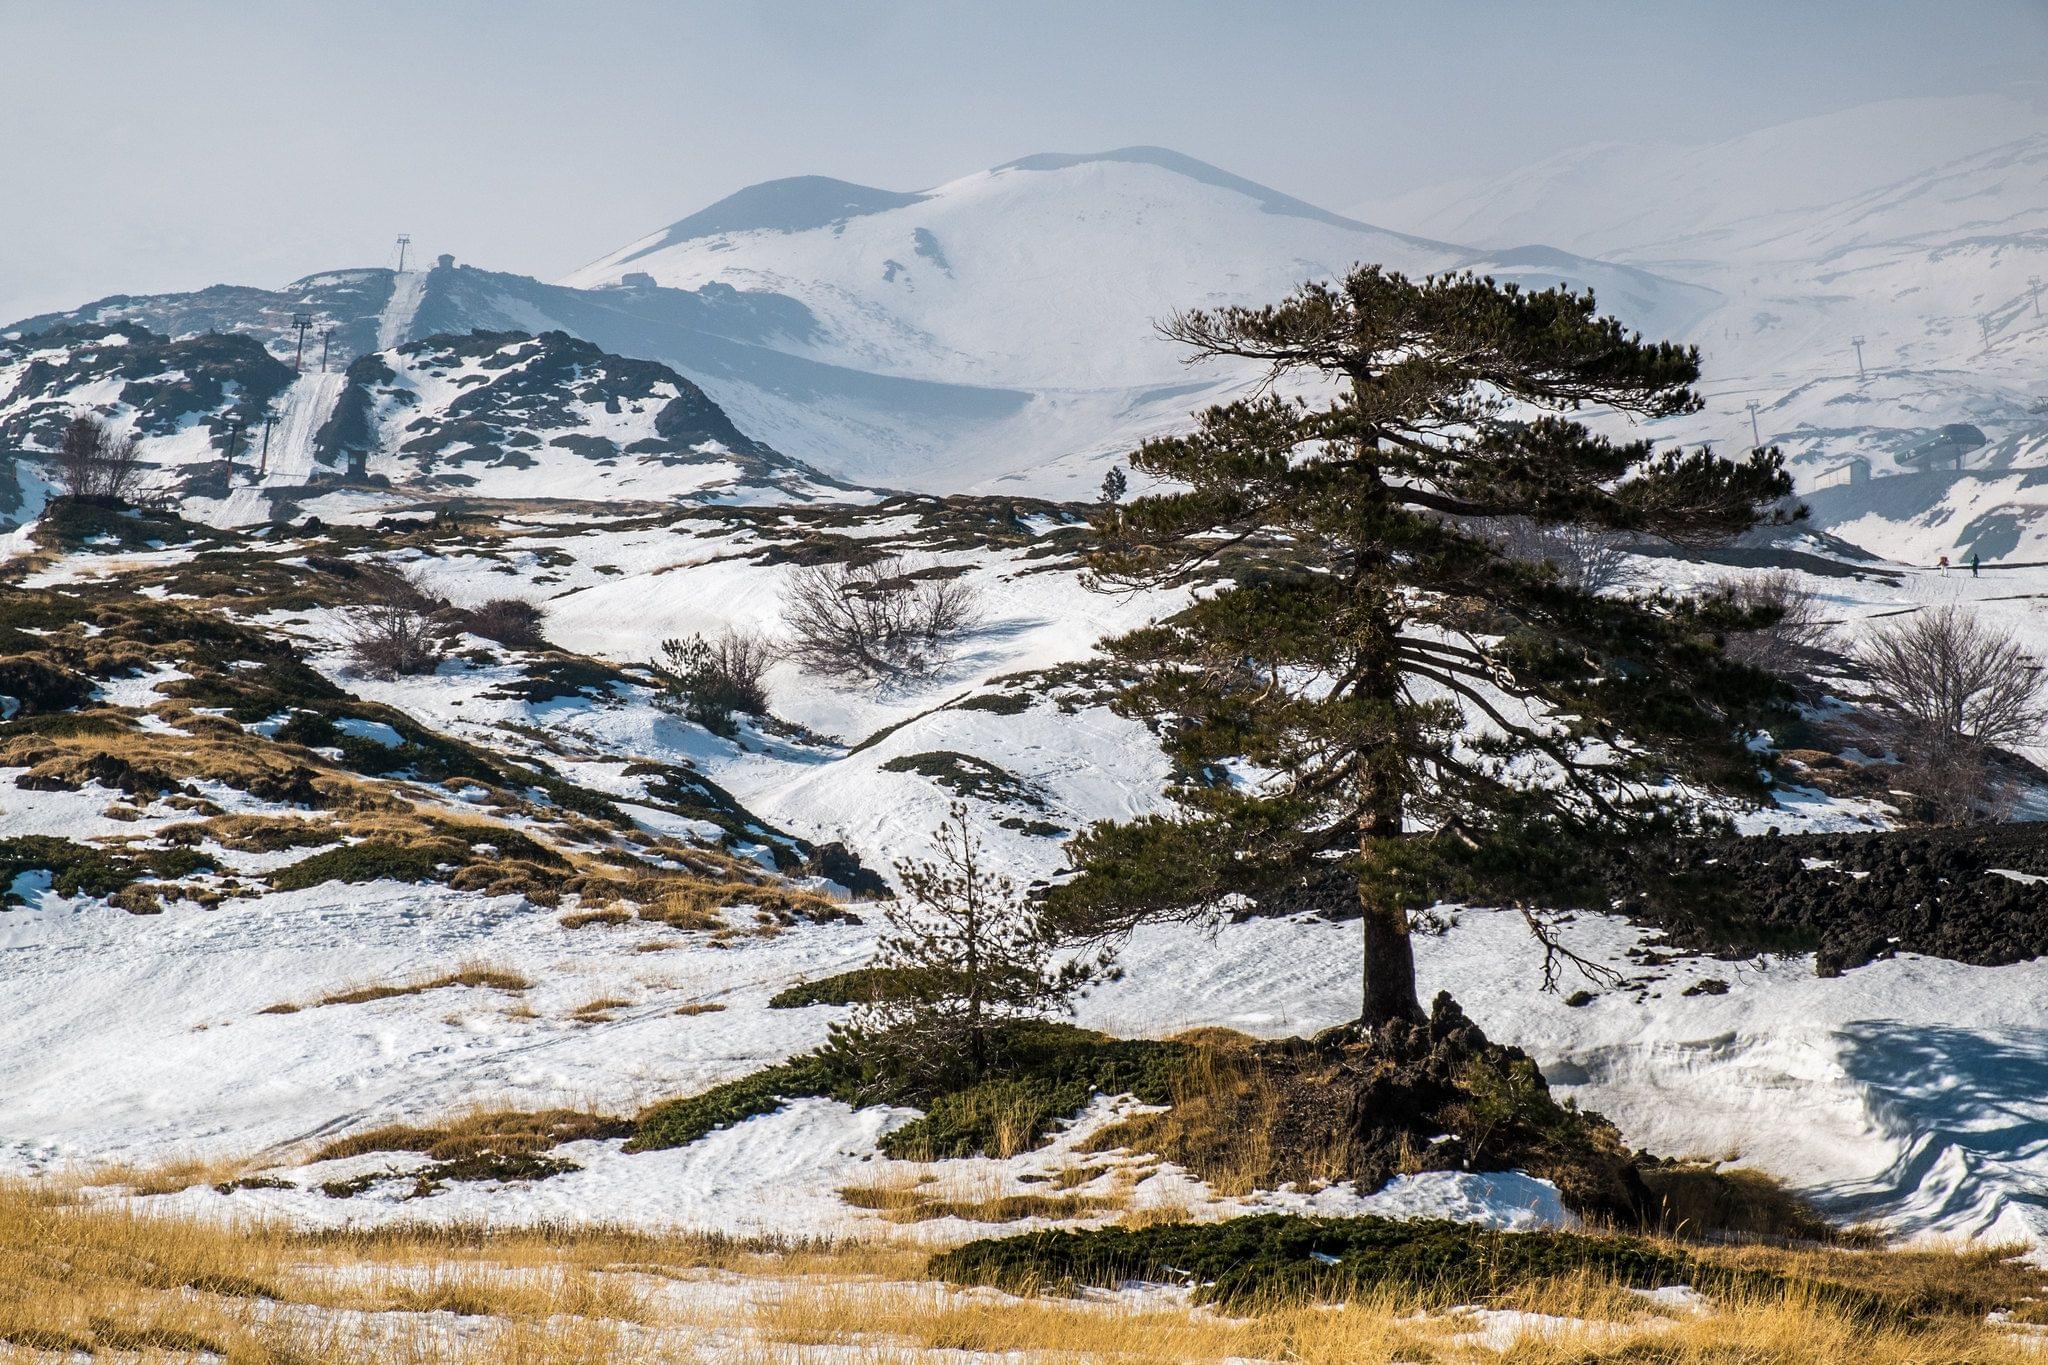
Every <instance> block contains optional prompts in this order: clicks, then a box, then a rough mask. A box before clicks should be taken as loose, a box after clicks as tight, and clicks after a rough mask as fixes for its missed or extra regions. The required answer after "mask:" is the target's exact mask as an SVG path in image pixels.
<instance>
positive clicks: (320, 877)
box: [270, 839, 447, 891]
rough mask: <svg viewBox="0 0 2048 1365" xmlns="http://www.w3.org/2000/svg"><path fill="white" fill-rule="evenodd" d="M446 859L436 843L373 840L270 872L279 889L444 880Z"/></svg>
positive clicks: (272, 880) (276, 887) (304, 859)
mask: <svg viewBox="0 0 2048 1365" xmlns="http://www.w3.org/2000/svg"><path fill="white" fill-rule="evenodd" d="M446 861H447V858H446V854H445V851H444V850H442V849H441V848H438V847H435V846H431V845H430V846H417V845H415V846H407V845H403V844H391V843H385V842H383V841H381V840H376V839H370V840H366V841H364V842H363V843H360V844H350V845H348V846H347V847H345V848H330V849H328V850H327V851H326V852H325V853H315V854H314V855H313V856H312V857H310V858H301V859H300V860H299V861H298V862H295V863H288V864H286V865H285V866H283V867H280V868H278V869H277V870H276V871H275V872H272V873H271V874H270V884H271V886H272V887H273V888H275V889H276V890H279V891H303V890H305V889H306V888H307V887H309V886H319V885H321V884H322V883H323V882H375V881H385V880H389V881H394V882H428V881H445V880H447V876H446V874H445V873H443V872H441V871H440V870H439V869H440V868H441V866H442V865H443V864H444V863H445V862H446Z"/></svg>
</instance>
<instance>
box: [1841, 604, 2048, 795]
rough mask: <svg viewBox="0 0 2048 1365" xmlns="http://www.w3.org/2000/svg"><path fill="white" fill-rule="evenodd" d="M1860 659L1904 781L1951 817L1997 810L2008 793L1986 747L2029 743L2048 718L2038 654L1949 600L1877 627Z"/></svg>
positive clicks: (1858, 654)
mask: <svg viewBox="0 0 2048 1365" xmlns="http://www.w3.org/2000/svg"><path fill="white" fill-rule="evenodd" d="M1857 657H1858V660H1859V662H1861V664H1862V665H1863V669H1864V672H1865V674H1866V676H1867V677H1868V679H1869V681H1870V685H1871V688H1872V691H1873V692H1874V693H1875V695H1876V697H1877V699H1878V700H1879V701H1880V702H1882V703H1883V704H1884V705H1885V707H1886V709H1887V711H1888V712H1889V714H1890V716H1891V719H1892V725H1891V729H1892V735H1891V740H1892V743H1893V745H1894V747H1895V748H1896V749H1897V750H1898V752H1899V754H1900V756H1901V757H1902V758H1903V759H1904V760H1905V762H1906V765H1907V770H1906V778H1907V783H1908V789H1909V790H1912V791H1914V792H1916V793H1917V794H1919V795H1920V796H1921V797H1923V798H1924V799H1925V800H1927V801H1928V803H1929V804H1930V805H1931V806H1932V807H1933V809H1934V811H1935V813H1936V815H1937V817H1938V818H1940V819H1942V820H1945V821H1948V822H1951V823H1962V822H1965V821H1968V820H1970V819H1972V818H1973V817H1975V816H1976V815H1977V814H1978V813H1979V812H1980V811H1982V810H1985V809H1987V808H1989V809H1991V810H1994V811H1995V810H1996V809H1997V807H1998V805H1999V803H2000V800H2001V798H2002V797H2003V796H2004V795H2005V793H2004V792H2003V791H2002V785H2003V784H2001V783H1999V782H1998V781H1997V780H1996V779H1995V776H1994V773H1993V768H1992V760H1993V757H1994V754H1993V751H1994V750H1996V749H1999V748H2002V747H2010V746H2013V745H2018V744H2025V743H2028V742H2030V741H2032V740H2033V739H2035V738H2037V737H2038V736H2039V735H2040V733H2041V730H2042V727H2043V725H2044V724H2048V699H2044V679H2043V677H2042V673H2041V664H2040V661H2039V660H2038V659H2036V658H2034V656H2032V655H2031V654H2029V653H2027V651H2026V650H2024V649H2023V648H2021V647H2020V645H2019V643H2018V642H2017V641H2015V640H2014V639H2013V638H2012V637H2011V636H2009V635H2007V634H2004V633H2003V632H2001V631H1999V630H1998V629H1997V628H1996V627H1994V626H1991V625H1987V624H1986V623H1984V622H1982V621H1980V620H1978V619H1977V618H1976V617H1975V616H1973V615H1970V614H1969V613H1967V612H1964V611H1962V610H1960V609H1958V608H1956V607H1940V608H1935V609H1931V610H1927V611H1922V612H1919V613H1916V614H1915V615H1913V616H1910V617H1907V618H1906V619H1905V620H1904V621H1901V622H1900V623H1898V624H1897V625H1893V626H1890V627H1887V628H1884V629H1881V630H1879V631H1878V632H1876V633H1875V634H1874V635H1872V636H1871V637H1870V639H1868V640H1867V641H1865V642H1864V643H1863V645H1862V646H1861V648H1860V649H1859V650H1858V651H1857Z"/></svg>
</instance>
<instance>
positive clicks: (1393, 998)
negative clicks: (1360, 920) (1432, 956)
mask: <svg viewBox="0 0 2048 1365" xmlns="http://www.w3.org/2000/svg"><path fill="white" fill-rule="evenodd" d="M1358 899H1359V901H1360V903H1361V904H1362V905H1363V907H1364V909H1365V917H1364V923H1365V1007H1364V1010H1363V1011H1362V1012H1361V1013H1360V1015H1359V1020H1360V1022H1362V1023H1364V1024H1365V1025H1366V1026H1367V1027H1374V1026H1377V1025H1379V1024H1384V1023H1387V1022H1388V1021H1390V1020H1394V1019H1407V1020H1421V1019H1422V1018H1423V1017H1424V1016H1423V1013H1422V1002H1421V1001H1420V1000H1419V999H1418V998H1417V997H1416V994H1415V947H1414V944H1413V943H1412V942H1411V941H1410V939H1409V937H1408V911H1407V909H1406V907H1404V906H1402V905H1401V904H1400V903H1399V902H1398V901H1396V902H1394V903H1393V904H1391V905H1390V904H1386V903H1385V901H1386V899H1387V898H1385V897H1375V896H1374V895H1373V894H1372V893H1371V892H1369V891H1368V890H1367V889H1366V888H1365V886H1363V885H1360V887H1359V888H1358Z"/></svg>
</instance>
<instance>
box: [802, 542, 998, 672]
mask: <svg viewBox="0 0 2048 1365" xmlns="http://www.w3.org/2000/svg"><path fill="white" fill-rule="evenodd" d="M784 616H785V618H786V619H787V621H788V623H789V629H790V634H791V636H792V644H791V647H790V653H791V655H792V656H793V657H794V658H795V659H796V660H797V661H798V662H799V663H802V664H804V665H805V666H806V667H808V668H812V669H815V670H816V671H818V672H820V673H826V674H830V675H832V676H835V677H843V678H901V677H915V676H919V675H924V674H929V673H933V672H936V671H938V670H939V669H941V668H943V667H945V665H946V664H947V662H948V661H949V660H950V659H951V658H952V655H953V650H954V647H955V646H956V645H957V644H958V642H959V640H960V637H961V636H963V635H965V634H966V633H967V632H968V631H970V630H972V629H973V628H974V627H975V625H976V624H977V623H979V621H980V619H981V601H980V593H979V592H977V591H976V590H975V588H974V587H973V585H971V584H969V583H967V582H966V581H964V580H963V579H959V578H948V577H941V576H938V575H936V574H932V573H920V572H917V571H915V570H913V569H911V568H910V567H909V566H907V565H906V564H904V562H903V561H902V560H900V559H894V558H891V559H881V560H877V561H875V562H873V563H870V564H845V563H841V564H819V565H814V566H811V567H809V568H804V569H799V570H797V572H796V574H795V575H794V577H792V578H791V580H790V585H789V595H788V597H787V598H786V599H785V605H784Z"/></svg>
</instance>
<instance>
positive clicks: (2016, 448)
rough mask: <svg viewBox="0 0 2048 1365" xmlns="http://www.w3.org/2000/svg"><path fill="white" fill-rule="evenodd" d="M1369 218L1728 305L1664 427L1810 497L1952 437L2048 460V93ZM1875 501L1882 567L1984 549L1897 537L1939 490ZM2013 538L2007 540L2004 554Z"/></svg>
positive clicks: (1572, 160) (1876, 111)
mask: <svg viewBox="0 0 2048 1365" xmlns="http://www.w3.org/2000/svg"><path fill="white" fill-rule="evenodd" d="M1369 211H1370V212H1372V213H1375V214H1377V215H1380V221H1384V222H1391V223H1395V224H1398V225H1400V226H1402V227H1406V228H1411V229H1414V230H1418V231H1423V232H1430V233H1438V234H1445V235H1454V236H1457V237H1459V238H1460V239H1461V240H1474V241H1481V242H1504V241H1523V240H1528V239H1530V238H1531V237H1533V238H1536V239H1537V240H1542V241H1547V242H1552V243H1555V244H1557V245H1558V246H1560V247H1565V248H1569V249H1572V250H1575V251H1581V252H1598V253H1601V254H1603V255H1606V256H1609V257H1611V258H1613V259H1616V260H1619V261H1625V262H1627V263H1629V264H1631V265H1635V266H1640V267H1642V268H1644V269H1647V270H1651V271H1654V272H1656V274H1657V275H1658V276H1660V277H1669V278H1674V279H1680V280H1686V281H1689V282H1691V283H1694V284H1697V285H1699V286H1701V287H1703V288H1707V289H1710V290H1712V291H1713V297H1714V303H1713V305H1712V306H1711V307H1710V308H1708V309H1705V310H1703V311H1702V313H1701V314H1700V315H1699V316H1697V317H1696V318H1695V319H1693V320H1692V321H1691V322H1690V323H1689V324H1687V325H1686V326H1684V327H1682V328H1680V329H1678V331H1677V332H1676V335H1677V337H1678V338H1679V339H1682V340H1686V341H1690V342H1693V343H1695V344H1697V345H1698V346H1699V347H1700V349H1701V352H1702V355H1703V368H1704V382H1703V384H1702V389H1703V392H1704V394H1705V396H1706V398H1707V407H1706V410H1705V411H1704V412H1702V413H1699V414H1696V415H1691V416H1687V417H1685V418H1681V419H1675V420H1672V421H1668V422H1665V423H1661V424H1659V425H1658V426H1657V427H1656V428H1655V429H1654V430H1655V431H1656V434H1658V435H1659V436H1660V437H1664V438H1667V439H1671V440H1685V441H1699V440H1705V441H1712V442H1715V443H1717V444H1719V445H1722V446H1724V447H1726V446H1730V445H1734V446H1747V445H1748V444H1749V443H1750V441H1751V440H1752V439H1753V438H1761V439H1762V440H1763V441H1764V442H1765V443H1767V444H1776V445H1779V446H1781V447H1783V448H1784V449H1785V451H1786V453H1787V455H1788V457H1789V458H1790V460H1791V462H1792V468H1793V470H1794V473H1795V474H1796V475H1797V476H1798V477H1799V479H1800V482H1801V486H1802V489H1811V488H1813V487H1815V486H1816V485H1817V484H1818V483H1820V482H1823V481H1824V479H1823V476H1824V475H1825V474H1826V472H1827V471H1829V470H1831V469H1836V468H1838V467H1839V466H1842V465H1843V464H1845V463H1846V462H1848V461H1850V460H1852V459H1862V460H1866V461H1868V462H1869V464H1870V467H1871V470H1872V472H1873V473H1874V474H1875V475H1877V476H1879V481H1880V482H1881V480H1882V476H1885V475H1888V474H1891V473H1894V472H1897V471H1900V470H1907V471H1911V470H1913V469H1914V468H1915V466H1913V465H1912V463H1911V462H1910V461H1908V462H1905V463H1902V462H1901V461H1900V459H1899V456H1900V455H1901V454H1902V453H1903V452H1906V451H1908V450H1910V449H1911V448H1913V447H1914V446H1915V445H1917V444H1920V443H1922V442H1924V441H1926V440H1927V439H1929V438H1930V437H1931V436H1932V435H1933V434H1934V433H1936V432H1937V431H1938V430H1939V429H1940V428H1942V427H1944V426H1947V425H1950V424H1956V423H1966V424H1969V425H1972V426H1975V427H1977V428H1979V429H1981V431H1982V433H1983V434H1984V436H1985V438H1986V441H1985V446H1984V454H1983V455H1982V456H1979V457H1975V458H1978V459H1980V460H1985V461H1988V462H1989V463H1991V464H1994V465H1996V466H1998V467H2001V468H2003V467H2015V468H2024V467H2026V466H2028V465H2030V464H2033V463H2035V462H2036V461H2037V460H2038V457H2039V452H2040V451H2041V450H2043V449H2044V448H2048V311H2044V301H2042V300H2040V299H2039V298H2038V294H2039V293H2040V292H2041V291H2040V287H2039V285H2038V284H2037V281H2039V280H2040V279H2042V278H2044V277H2048V87H2042V86H2039V85H2029V86H2016V87H2012V88H2010V89H2007V90H2003V91H1998V92H1993V93H1988V94H1977V95H1953V96H1931V97H1917V98H1909V99H1899V100H1892V101H1887V102H1883V103H1878V104H1871V105H1865V106H1862V107H1859V108H1854V109H1849V110H1844V111H1840V112H1837V113H1833V114H1828V115H1825V116H1821V117H1817V118H1810V119H1802V120H1798V121H1796V122H1792V123H1786V124H1781V125H1778V126H1775V127H1770V128H1765V129H1762V130H1760V131H1758V132H1754V133H1750V134H1746V135H1744V136H1742V137H1738V138H1733V139H1730V140H1727V141H1723V142H1717V143H1712V144H1709V145H1704V146H1697V147H1674V146H1648V145H1640V146H1639V145H1617V144H1604V145H1600V146H1595V147H1588V148H1582V149H1578V150H1576V151H1572V152H1567V153H1563V154H1560V155H1558V156H1555V157H1552V158H1550V159H1548V160H1546V161H1544V162H1542V163H1540V164H1538V165H1535V166H1532V167H1529V168H1528V169H1526V170H1524V171H1521V172H1518V173H1516V174H1513V175H1509V176H1504V177H1497V178H1494V179H1492V180H1489V181H1485V182H1477V181H1465V182H1456V183H1452V184H1448V185H1445V186H1440V187H1438V188H1435V189H1431V190H1425V191H1420V192H1417V193H1413V194H1409V195H1405V196H1402V197H1399V198H1394V199H1386V200H1381V201H1377V202H1375V203H1374V204H1373V205H1371V207H1370V210H1369ZM1859 352H1860V353H1859ZM1752 405H1754V414H1753V416H1754V427H1752ZM2002 486H2004V485H1997V486H1994V485H1984V486H1973V488H1972V490H1971V495H1972V498H1973V502H1972V507H1973V508H1974V510H1973V512H1972V513H1971V517H1976V516H1986V515H1988V516H1993V517H2000V516H2004V515H2005V514H2004V513H2001V512H1999V510H1998V509H1997V508H1996V507H1993V506H1985V505H1980V500H1981V499H1982V498H1985V497H1995V496H1996V495H1997V487H2002ZM1922 491H1924V490H1922ZM1870 496H1871V497H1875V498H1877V502H1876V503H1873V504H1872V505H1871V508H1870V515H1868V516H1865V515H1864V514H1863V513H1861V512H1859V513H1857V514H1855V515H1854V516H1849V517H1847V518H1846V520H1847V521H1856V522H1858V523H1859V525H1858V535H1859V537H1861V538H1862V539H1861V542H1860V543H1864V544H1866V545H1867V546H1870V547H1871V548H1874V549H1877V550H1879V551H1880V552H1883V553H1891V554H1896V555H1898V556H1899V557H1902V558H1915V557H1921V555H1922V552H1923V551H1926V550H1928V549H1930V548H1931V547H1933V546H1935V545H1936V544H1939V545H1940V547H1941V548H1942V549H1946V550H1953V549H1954V548H1956V546H1957V545H1960V544H1962V543H1965V542H1966V541H1972V540H1974V539H1975V537H1974V535H1971V536H1965V537H1964V538H1963V539H1962V540H1957V541H1953V542H1951V541H1949V540H1948V539H1947V537H1948V536H1951V535H1953V534H1955V532H1956V530H1957V529H1958V527H1957V526H1950V527H1949V528H1947V530H1946V531H1944V532H1943V533H1942V534H1941V535H1938V536H1930V534H1929V532H1928V528H1927V527H1925V526H1918V527H1907V526H1902V527H1900V528H1899V534H1898V536H1897V538H1895V539H1891V540H1887V539H1886V538H1885V534H1884V531H1883V525H1882V523H1884V522H1885V521H1886V520H1887V517H1886V515H1885V513H1884V512H1883V510H1882V509H1883V508H1885V507H1889V506H1893V505H1898V506H1904V505H1905V504H1906V503H1909V502H1914V501H1915V499H1916V498H1917V497H1918V496H1919V494H1918V493H1914V494H1911V495H1908V494H1906V493H1903V492H1898V491H1893V492H1887V493H1882V494H1879V493H1876V492H1873V493H1872V494H1871V495H1870ZM1862 497H1863V495H1862V494H1857V495H1854V496H1853V497H1852V496H1851V495H1849V494H1847V493H1844V492H1830V493H1829V494H1828V495H1827V502H1828V504H1829V506H1830V507H1831V508H1835V509H1838V510H1839V509H1840V508H1842V507H1846V506H1847V505H1849V503H1851V502H1855V501H1857V499H1860V498H1862ZM1859 505H1860V504H1859ZM1918 516H1919V513H1917V512H1916V513H1914V514H1913V517H1918ZM2011 516H2012V518H2014V519H2017V520H2019V521H2029V522H2030V521H2031V520H2032V518H2033V513H2032V512H2031V511H2028V510H2027V509H2026V508H2024V507H2021V508H2018V509H2015V510H2014V511H2013V512H2012V514H2011ZM1911 519H1913V518H1912V517H1909V518H1908V520H1911ZM1970 519H1971V518H1968V517H1966V518H1964V520H1965V521H1968V520H1970ZM2009 539H2010V538H2008V537H2002V536H1993V537H1987V538H1986V539H1985V541H1984V545H1983V552H1984V553H1985V554H1986V555H1987V556H1991V555H1993V554H1994V553H1997V554H2003V553H2005V546H2006V543H2007V541H2008V540H2009ZM2023 539H2024V538H2023ZM2014 543H2017V542H2014Z"/></svg>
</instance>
